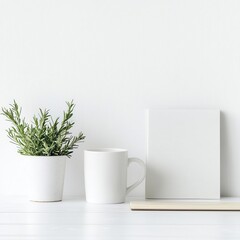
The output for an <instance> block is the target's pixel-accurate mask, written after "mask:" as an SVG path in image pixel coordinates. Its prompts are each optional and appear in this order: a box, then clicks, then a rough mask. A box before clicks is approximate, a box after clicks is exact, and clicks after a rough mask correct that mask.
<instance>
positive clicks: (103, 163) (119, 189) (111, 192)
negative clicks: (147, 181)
mask: <svg viewBox="0 0 240 240" xmlns="http://www.w3.org/2000/svg"><path fill="white" fill-rule="evenodd" d="M131 163H137V164H138V165H139V166H140V167H142V169H143V175H142V176H141V177H140V178H139V179H138V180H137V181H136V182H135V183H134V184H132V185H130V186H129V187H127V168H128V166H129V164H131ZM144 178H145V164H144V162H143V161H142V160H140V159H138V158H128V151H127V150H125V149H117V148H102V149H89V150H85V151H84V180H85V192H86V201H87V202H91V203H122V202H125V197H126V194H128V193H129V192H130V191H131V190H133V189H134V188H135V187H137V186H138V185H139V184H140V183H141V182H142V181H143V180H144Z"/></svg>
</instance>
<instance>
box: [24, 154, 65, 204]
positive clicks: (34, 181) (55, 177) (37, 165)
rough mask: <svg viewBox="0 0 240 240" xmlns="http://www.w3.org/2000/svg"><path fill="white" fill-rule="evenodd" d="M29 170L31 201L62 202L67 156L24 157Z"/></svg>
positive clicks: (28, 179)
mask: <svg viewBox="0 0 240 240" xmlns="http://www.w3.org/2000/svg"><path fill="white" fill-rule="evenodd" d="M24 157H25V158H26V161H27V162H26V163H27V168H28V171H27V172H28V175H27V181H28V195H29V200H31V201H39V202H53V201H61V200H62V195H63V185H64V175H65V165H66V158H67V157H66V156H24Z"/></svg>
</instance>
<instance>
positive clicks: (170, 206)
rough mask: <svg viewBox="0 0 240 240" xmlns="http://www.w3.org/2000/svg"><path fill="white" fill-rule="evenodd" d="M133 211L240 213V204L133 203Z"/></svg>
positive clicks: (196, 202)
mask: <svg viewBox="0 0 240 240" xmlns="http://www.w3.org/2000/svg"><path fill="white" fill-rule="evenodd" d="M130 207H131V210H158V211H164V210H165V211H171V210H172V211H240V202H231V201H230V202H227V201H216V202H214V201H211V202H210V201H209V202H206V201H203V202H200V201H163V200H161V201H132V202H130Z"/></svg>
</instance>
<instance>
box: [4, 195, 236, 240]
mask: <svg viewBox="0 0 240 240" xmlns="http://www.w3.org/2000/svg"><path fill="white" fill-rule="evenodd" d="M10 239H11V240H21V239H24V240H29V239H34V240H39V239H41V240H42V239H44V240H50V239H51V240H55V239H62V240H63V239H64V240H65V239H66V240H72V239H79V240H86V239H98V240H102V239H104V240H110V239H111V240H120V239H121V240H123V239H124V240H126V239H127V240H128V239H129V240H130V239H131V240H135V239H136V240H141V239H146V240H151V239H166V240H168V239H171V240H174V239H182V240H186V239H191V240H192V239H211V240H213V239H228V240H230V239H240V212H192V211H189V212H176V211H165V212H157V211H156V212H151V211H149V212H148V211H142V212H141V211H133V212H132V211H131V210H130V208H129V204H128V203H125V204H117V205H95V204H87V203H85V201H84V200H81V199H79V198H77V197H75V198H74V197H71V198H70V197H69V198H65V199H64V201H63V202H58V203H34V202H29V201H27V199H26V198H24V197H1V198H0V240H10Z"/></svg>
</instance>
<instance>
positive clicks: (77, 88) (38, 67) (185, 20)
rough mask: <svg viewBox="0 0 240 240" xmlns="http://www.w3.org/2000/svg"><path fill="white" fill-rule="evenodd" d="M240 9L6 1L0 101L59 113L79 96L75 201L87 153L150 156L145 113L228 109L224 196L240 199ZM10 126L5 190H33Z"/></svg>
mask: <svg viewBox="0 0 240 240" xmlns="http://www.w3.org/2000/svg"><path fill="white" fill-rule="evenodd" d="M239 12H240V1H238V0H121V1H116V0H101V1H99V0H85V1H82V0H65V1H63V0H60V1H59V0H41V1H33V0H20V1H19V0H1V1H0V83H1V85H0V105H1V106H8V104H9V103H11V102H12V100H13V99H16V100H17V101H18V102H19V104H21V105H22V106H23V113H24V114H25V115H27V116H28V117H29V116H31V115H32V113H33V112H34V113H36V112H37V110H38V107H42V108H44V107H46V108H50V109H51V110H52V113H53V115H54V116H57V115H58V114H60V113H62V110H63V108H64V107H65V101H66V100H71V99H74V100H75V103H76V104H77V106H76V111H75V121H76V126H75V131H74V132H75V133H76V132H77V131H78V130H79V129H80V130H83V131H84V133H85V134H86V135H87V139H86V142H85V143H84V144H82V145H81V147H80V148H79V149H78V150H77V151H76V152H75V154H74V156H73V158H72V159H71V160H69V161H68V164H67V174H66V185H65V194H74V195H76V194H83V192H84V189H83V169H82V166H83V158H82V155H83V154H82V152H83V149H84V148H87V147H96V146H98V147H122V148H127V149H129V153H130V155H131V156H138V157H140V158H145V146H144V141H145V135H144V131H145V129H144V108H146V107H148V106H153V105H154V106H168V107H199V108H204V107H219V108H220V109H221V110H222V116H221V131H222V132H221V137H222V139H221V164H222V170H221V181H222V187H221V189H222V194H223V195H228V196H240V187H239V185H240V161H239V160H240V147H239V145H240V94H239V91H240V88H239V87H240V32H239V26H240V14H239ZM7 126H9V125H8V123H7V122H6V121H5V120H4V118H3V117H1V118H0V149H1V157H0V162H1V167H0V194H25V193H26V190H25V188H24V187H25V184H26V182H25V181H24V180H23V179H22V175H23V173H24V165H23V162H22V161H21V160H20V159H19V156H18V154H17V153H16V148H15V146H13V145H11V144H10V143H9V142H8V139H7V137H6V133H5V129H6V128H7ZM130 174H131V177H130V179H129V182H131V181H133V180H134V179H135V178H136V177H137V174H140V173H138V172H137V171H134V170H133V168H131V169H130ZM143 192H144V187H143V185H142V186H141V187H139V188H138V189H137V190H135V192H133V193H132V194H133V195H142V194H143Z"/></svg>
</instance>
